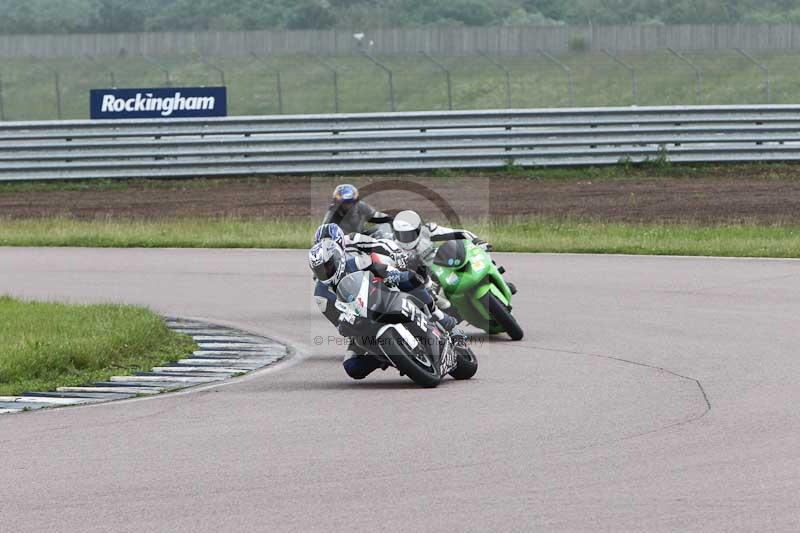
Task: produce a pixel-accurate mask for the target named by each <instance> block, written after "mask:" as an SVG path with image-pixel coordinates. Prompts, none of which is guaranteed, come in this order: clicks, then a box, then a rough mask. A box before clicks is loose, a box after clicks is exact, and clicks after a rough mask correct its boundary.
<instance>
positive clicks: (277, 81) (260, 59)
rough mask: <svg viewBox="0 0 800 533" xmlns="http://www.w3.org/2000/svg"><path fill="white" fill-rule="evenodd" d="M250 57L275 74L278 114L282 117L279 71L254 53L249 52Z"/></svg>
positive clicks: (281, 89) (281, 88)
mask: <svg viewBox="0 0 800 533" xmlns="http://www.w3.org/2000/svg"><path fill="white" fill-rule="evenodd" d="M250 55H251V56H252V57H253V59H255V60H256V61H258V62H259V63H261V64H262V65H264V66H265V67H267V70H271V71H274V72H275V85H276V86H277V89H278V114H279V115H283V85H282V84H281V71H280V70H278V69H276V68H272V66H270V65H269V64H268V63H267V62H266V61H264V59H263V58H261V57H259V55H258V54H256V53H255V52H250Z"/></svg>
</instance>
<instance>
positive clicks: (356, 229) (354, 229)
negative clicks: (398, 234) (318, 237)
mask: <svg viewBox="0 0 800 533" xmlns="http://www.w3.org/2000/svg"><path fill="white" fill-rule="evenodd" d="M391 221H392V217H391V216H390V215H387V214H386V213H382V212H380V211H376V210H375V209H374V208H373V207H372V206H370V205H369V204H367V203H366V202H361V201H359V202H356V203H355V204H352V205H348V204H346V203H339V202H332V203H331V204H330V206H328V212H327V213H325V218H323V220H322V223H323V224H331V223H333V224H338V225H339V227H340V228H342V231H343V232H345V233H346V234H347V233H361V232H363V231H364V226H365V224H367V223H368V222H369V223H372V224H388V223H391Z"/></svg>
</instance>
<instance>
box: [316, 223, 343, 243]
mask: <svg viewBox="0 0 800 533" xmlns="http://www.w3.org/2000/svg"><path fill="white" fill-rule="evenodd" d="M322 239H330V240H332V241H333V242H335V243H336V244H338V245H339V246H341V247H342V248H344V247H345V245H344V232H343V231H342V228H340V227H339V225H338V224H323V225H321V226H320V227H318V228H317V232H316V233H315V234H314V242H315V243H317V242H320V241H321V240H322Z"/></svg>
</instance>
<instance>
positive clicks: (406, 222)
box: [392, 211, 491, 268]
mask: <svg viewBox="0 0 800 533" xmlns="http://www.w3.org/2000/svg"><path fill="white" fill-rule="evenodd" d="M392 231H393V232H394V240H395V242H396V243H397V245H398V246H400V248H402V249H403V250H406V251H407V252H412V253H414V254H415V255H416V256H417V258H418V259H419V260H420V262H421V263H422V264H424V265H425V266H426V267H428V268H430V267H431V265H432V264H433V258H434V257H435V256H436V245H435V244H434V243H436V242H441V241H451V240H456V239H467V240H470V241H472V243H473V244H476V245H478V246H482V247H483V248H484V249H486V250H490V249H491V246H489V244H488V243H487V242H485V241H483V240H481V239H479V238H478V237H477V236H476V235H475V234H474V233H472V232H471V231H467V230H465V229H452V228H446V227H444V226H439V225H438V224H436V223H434V222H428V223H425V222H423V221H422V218H421V217H420V216H419V215H418V214H417V213H416V212H414V211H400V212H399V213H397V215H396V216H395V217H394V220H393V221H392Z"/></svg>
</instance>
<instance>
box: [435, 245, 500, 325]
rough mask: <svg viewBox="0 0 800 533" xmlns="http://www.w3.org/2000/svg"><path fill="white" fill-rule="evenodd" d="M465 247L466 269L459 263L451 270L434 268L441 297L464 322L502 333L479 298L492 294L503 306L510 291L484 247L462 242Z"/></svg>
mask: <svg viewBox="0 0 800 533" xmlns="http://www.w3.org/2000/svg"><path fill="white" fill-rule="evenodd" d="M464 245H465V247H466V252H467V256H466V261H465V263H468V265H469V266H467V267H466V268H463V269H461V268H462V267H463V265H462V264H456V265H453V266H452V267H450V266H447V267H445V266H440V265H434V267H433V273H434V276H435V277H436V279H437V281H438V282H439V285H440V286H441V287H442V290H443V292H444V295H445V296H446V297H447V299H448V300H450V303H451V304H452V305H453V307H454V308H455V309H456V310H457V311H458V313H459V314H460V315H461V317H463V318H464V320H466V321H467V322H469V323H470V324H472V325H473V326H476V327H478V328H480V329H482V330H484V331H486V332H488V333H502V332H503V331H504V330H503V328H502V327H500V326H499V325H498V324H497V323H495V322H493V321H492V320H491V317H490V316H489V312H488V310H487V309H486V308H485V307H484V305H483V304H482V303H481V302H480V299H481V298H482V297H483V296H484V295H485V294H486V293H487V292H489V291H491V292H492V293H494V295H495V296H497V298H498V299H499V300H500V301H501V302H502V303H503V304H505V305H507V306H509V305H511V290H510V289H509V288H508V285H507V284H506V282H505V280H504V279H503V276H502V275H501V274H500V272H498V270H497V266H496V265H495V264H494V263H493V262H492V258H491V257H490V256H489V254H488V253H487V252H486V251H485V250H484V249H483V248H481V247H480V246H476V245H474V244H472V243H471V242H469V241H464ZM476 267H478V268H476ZM481 267H482V268H481ZM449 281H452V282H453V283H450V282H449Z"/></svg>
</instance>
